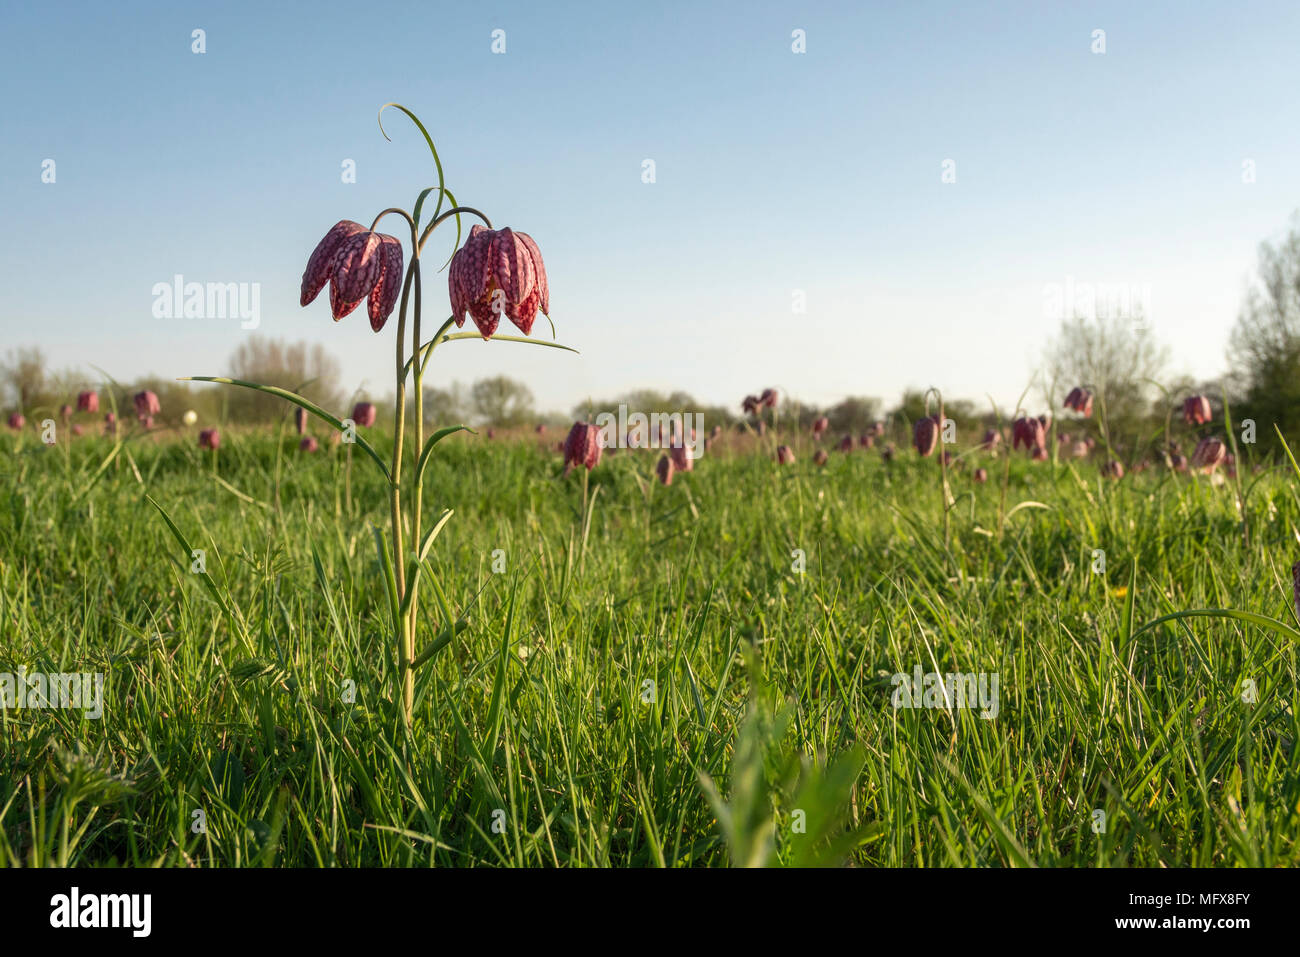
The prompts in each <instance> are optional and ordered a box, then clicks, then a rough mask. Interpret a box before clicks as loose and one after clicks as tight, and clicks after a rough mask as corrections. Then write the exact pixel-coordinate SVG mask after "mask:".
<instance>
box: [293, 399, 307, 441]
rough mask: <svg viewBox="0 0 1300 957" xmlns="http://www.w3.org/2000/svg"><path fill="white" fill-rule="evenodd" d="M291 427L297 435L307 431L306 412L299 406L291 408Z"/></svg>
mask: <svg viewBox="0 0 1300 957" xmlns="http://www.w3.org/2000/svg"><path fill="white" fill-rule="evenodd" d="M293 427H294V429H295V431H297V433H298V434H299V435H302V434H303V433H305V432H306V431H307V410H306V409H304V408H303V407H302V406H300V405H296V406H294V407H293Z"/></svg>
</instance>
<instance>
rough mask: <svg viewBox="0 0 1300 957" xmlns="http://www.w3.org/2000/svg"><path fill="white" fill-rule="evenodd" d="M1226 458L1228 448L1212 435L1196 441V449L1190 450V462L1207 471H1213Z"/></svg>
mask: <svg viewBox="0 0 1300 957" xmlns="http://www.w3.org/2000/svg"><path fill="white" fill-rule="evenodd" d="M1227 458H1228V449H1227V446H1225V445H1224V444H1223V443H1222V442H1221V441H1219V440H1218V439H1216V438H1214V437H1213V436H1206V437H1205V438H1203V439H1201V441H1200V442H1198V443H1196V449H1195V451H1193V452H1192V464H1193V465H1195V466H1196V467H1197V468H1202V469H1205V470H1206V471H1207V472H1213V471H1214V470H1215V469H1216V468H1218V467H1219V466H1220V465H1222V464H1223V463H1224V462H1225V461H1226V460H1227Z"/></svg>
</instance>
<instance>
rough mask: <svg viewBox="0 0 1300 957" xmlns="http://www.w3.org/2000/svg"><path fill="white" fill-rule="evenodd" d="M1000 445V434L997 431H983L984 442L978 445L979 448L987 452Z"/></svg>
mask: <svg viewBox="0 0 1300 957" xmlns="http://www.w3.org/2000/svg"><path fill="white" fill-rule="evenodd" d="M1001 444H1002V433H1001V432H999V431H998V430H997V429H985V430H984V441H983V442H981V443H980V448H982V449H984V450H986V451H988V450H991V449H995V448H997V447H998V446H999V445H1001Z"/></svg>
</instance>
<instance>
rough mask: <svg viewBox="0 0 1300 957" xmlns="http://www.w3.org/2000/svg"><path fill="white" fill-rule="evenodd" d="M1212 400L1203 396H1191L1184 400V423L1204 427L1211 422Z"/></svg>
mask: <svg viewBox="0 0 1300 957" xmlns="http://www.w3.org/2000/svg"><path fill="white" fill-rule="evenodd" d="M1211 415H1212V413H1211V411H1210V400H1209V399H1207V398H1206V397H1205V396H1203V395H1189V396H1188V397H1187V398H1186V399H1184V400H1183V421H1184V422H1186V423H1187V424H1188V425H1204V424H1205V423H1206V422H1209V421H1210V418H1211Z"/></svg>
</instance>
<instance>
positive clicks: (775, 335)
mask: <svg viewBox="0 0 1300 957" xmlns="http://www.w3.org/2000/svg"><path fill="white" fill-rule="evenodd" d="M196 28H201V29H203V30H205V31H206V45H207V52H206V53H204V54H202V55H196V54H194V53H192V52H191V42H192V41H191V31H192V30H194V29H196ZM497 28H500V29H503V30H505V31H506V53H505V54H504V55H494V54H493V53H492V52H491V42H492V40H491V33H492V31H493V30H494V29H497ZM795 29H803V30H805V31H806V36H807V52H806V53H805V54H802V55H796V54H794V53H793V52H792V51H791V42H792V41H791V31H792V30H795ZM1094 29H1104V30H1105V31H1106V53H1105V54H1104V55H1096V54H1094V53H1092V52H1091V50H1090V46H1091V44H1092V38H1091V34H1092V31H1093V30H1094ZM1297 51H1300V4H1296V3H1294V2H1290V0H1278V2H1261V3H1251V2H1233V3H1216V4H1205V3H1190V2H1171V3H1148V2H1143V3H1134V2H1132V0H1125V2H1117V3H1096V4H1087V3H1050V2H1039V3H994V4H983V3H980V4H976V3H969V2H966V3H952V4H937V3H903V4H889V5H885V4H871V5H868V4H863V3H824V4H807V5H805V4H795V3H727V4H722V3H714V4H701V3H672V2H657V3H653V4H651V3H563V4H543V3H536V2H534V3H504V2H502V3H496V4H493V5H491V6H488V5H483V4H475V3H456V4H447V3H434V2H412V3H389V2H382V0H367V2H364V3H334V2H324V0H322V2H314V3H310V4H307V3H302V4H290V3H268V2H259V3H238V2H231V3H210V4H189V3H182V2H159V3H120V4H119V3H101V2H95V3H58V2H47V3H39V4H37V3H29V4H23V5H22V6H19V5H18V4H15V3H6V4H5V5H4V7H3V12H0V84H2V86H0V88H2V89H3V91H4V94H5V97H4V98H5V112H4V119H3V122H0V209H2V210H3V213H4V218H5V221H6V223H7V228H6V229H4V230H3V231H0V281H2V282H3V286H4V290H5V295H4V297H3V300H4V305H3V306H0V349H3V348H9V347H12V346H16V345H25V344H37V345H40V346H41V347H43V348H44V349H45V351H46V353H47V354H48V356H49V358H50V360H51V363H52V364H53V365H55V366H59V367H61V366H66V365H85V364H87V363H91V362H93V363H95V364H96V365H99V366H102V367H103V368H105V369H107V370H108V371H110V372H111V373H113V374H114V375H115V376H117V377H120V378H131V377H134V376H137V375H142V374H146V373H153V374H157V375H162V376H180V375H187V374H219V373H223V372H225V371H226V369H227V365H226V359H227V356H228V355H229V354H230V353H231V352H232V351H233V350H234V348H235V347H236V346H238V345H239V344H240V343H241V342H243V341H244V339H245V337H246V336H248V335H249V334H250V333H249V332H247V331H244V330H242V329H241V328H240V325H239V322H238V321H237V320H215V319H202V320H199V319H189V320H187V319H181V318H176V319H157V318H155V317H154V316H153V314H152V304H153V296H152V294H151V289H152V287H153V285H154V284H155V283H158V282H168V281H170V279H171V277H172V276H173V275H174V274H176V273H180V274H183V275H184V276H185V277H186V279H187V280H191V281H199V282H208V281H212V282H257V283H260V284H261V311H262V318H261V328H260V329H259V330H258V331H259V332H260V333H263V334H267V335H271V336H277V337H283V338H287V339H290V340H297V339H303V338H319V339H320V340H321V341H323V342H324V343H325V344H326V345H327V347H328V348H329V349H330V350H331V351H333V352H334V353H335V354H336V355H337V356H338V357H339V358H340V360H341V361H342V362H343V364H344V370H345V373H346V377H347V384H348V385H349V386H357V385H361V384H363V383H364V384H367V385H368V386H369V387H370V388H371V389H372V390H373V391H374V392H375V394H377V395H382V394H384V393H386V392H387V391H388V390H389V389H390V388H391V381H390V377H391V363H392V334H391V332H390V330H387V329H386V330H385V331H384V333H383V334H381V335H375V334H374V333H372V332H371V331H370V329H369V327H368V325H367V323H366V321H365V318H364V314H363V312H364V307H363V309H362V310H360V311H358V312H357V313H354V314H353V315H352V316H350V317H348V318H347V319H345V320H344V321H343V322H341V323H339V324H337V325H336V324H334V323H333V322H332V321H331V320H330V317H329V311H328V305H327V303H326V301H325V297H322V298H321V299H319V300H318V301H317V302H316V303H314V304H313V305H312V306H311V307H309V308H308V309H305V310H304V309H301V308H299V306H298V303H297V297H298V284H299V279H300V276H301V273H302V269H303V266H304V264H305V262H306V258H307V256H308V254H309V253H310V252H311V250H312V247H313V246H314V245H315V243H316V241H317V240H318V239H319V237H320V236H321V235H322V234H323V233H324V231H325V230H326V229H327V228H328V227H329V226H330V225H331V224H333V223H334V222H335V221H337V220H339V219H342V218H348V219H356V220H361V221H363V222H368V221H369V220H370V218H371V217H372V216H373V215H374V214H375V213H376V212H378V211H379V210H380V209H382V208H383V207H385V206H389V205H402V206H407V207H409V206H410V205H411V204H412V203H413V202H414V197H415V195H416V193H417V192H418V191H419V189H420V188H422V187H423V186H426V185H429V184H432V183H434V182H435V181H436V180H435V177H434V173H433V168H432V163H431V162H430V160H429V157H428V153H427V151H426V150H425V147H424V145H423V143H422V141H421V139H420V137H419V135H418V134H417V132H416V131H415V130H414V128H413V127H411V126H410V125H409V123H408V122H407V121H406V120H405V119H404V118H403V117H401V116H400V114H397V113H395V112H392V111H390V112H389V113H387V114H386V115H385V121H386V124H387V125H388V129H389V132H390V134H391V135H392V136H393V142H391V143H390V142H387V141H385V140H384V138H383V137H382V136H381V135H380V133H379V130H378V127H377V125H376V122H375V114H376V110H377V108H378V106H379V105H380V104H381V103H383V102H385V101H387V100H397V101H400V102H402V103H404V104H406V105H408V106H410V107H411V108H412V109H414V110H415V111H416V112H417V113H418V114H420V116H421V117H422V118H423V119H424V120H425V122H426V124H427V125H428V126H429V127H430V129H431V131H432V132H433V134H434V137H435V139H436V141H437V143H438V146H439V149H440V152H441V154H442V158H443V163H444V166H445V168H446V172H447V181H448V185H449V186H450V187H451V188H452V189H453V190H454V191H455V192H456V193H457V195H458V196H459V198H460V199H461V201H462V202H464V203H466V204H469V205H474V206H478V207H480V208H482V209H484V210H485V211H486V212H487V213H488V214H489V215H490V216H492V217H493V219H494V221H495V222H496V224H497V225H510V226H514V227H517V228H519V229H523V230H525V231H527V232H529V233H531V234H532V235H533V236H534V238H535V239H536V240H537V242H538V243H539V245H540V247H541V249H542V252H543V254H544V256H545V259H546V264H547V267H548V271H549V274H550V283H551V306H552V316H553V318H554V321H555V323H556V327H557V329H558V331H559V337H560V339H561V341H563V342H566V343H568V344H571V345H573V346H575V347H577V348H579V349H581V350H582V355H581V356H571V355H568V354H565V353H560V352H556V351H553V350H543V349H533V348H528V347H522V346H515V345H510V344H505V343H497V344H493V345H483V344H480V343H464V344H457V345H455V346H451V347H448V348H447V349H446V351H445V352H444V353H441V354H440V357H439V358H438V359H437V360H436V362H435V364H434V367H433V375H434V376H435V377H437V378H443V379H448V380H450V379H452V378H458V379H461V380H462V381H466V382H468V381H471V380H473V379H475V378H477V377H479V376H483V375H487V374H492V373H494V372H498V371H499V372H504V373H506V374H509V375H513V376H516V377H518V378H521V379H523V380H525V381H526V382H527V383H528V384H529V385H530V386H531V387H532V389H533V390H534V392H535V394H536V395H537V398H538V402H539V405H540V406H542V407H543V408H552V409H567V408H568V407H569V406H571V405H572V404H574V403H576V402H578V401H581V400H583V399H585V398H587V397H595V398H601V397H606V396H609V395H612V394H614V393H617V392H621V391H624V390H626V389H629V388H634V387H656V388H663V389H669V388H683V389H686V390H688V391H690V392H692V393H694V394H696V395H697V396H698V397H699V398H701V399H704V400H708V401H719V402H727V403H734V402H737V401H738V400H739V399H740V397H741V396H743V395H744V394H745V393H747V392H752V391H755V390H757V389H760V388H762V387H764V386H767V385H769V384H775V385H779V386H782V387H784V388H785V389H787V390H788V391H790V392H792V393H794V394H797V395H799V396H801V397H803V398H805V399H807V400H810V401H813V402H818V403H831V402H834V401H836V400H837V399H839V398H841V397H843V396H845V395H849V394H866V395H877V396H880V397H882V398H884V399H885V400H886V401H892V400H893V399H894V398H895V397H896V396H897V395H898V393H899V392H900V391H901V390H902V389H903V388H905V387H907V386H909V385H915V386H927V385H931V384H934V385H939V386H941V387H942V388H944V389H945V391H946V392H947V394H949V395H952V396H966V397H970V398H980V397H982V396H983V395H985V394H986V393H992V394H993V395H994V396H995V397H996V398H997V399H999V400H1000V401H1008V402H1010V401H1014V399H1015V397H1016V396H1017V395H1018V394H1019V393H1020V391H1021V389H1022V388H1023V386H1024V384H1025V383H1026V381H1027V379H1028V376H1029V374H1030V372H1031V370H1032V368H1033V366H1034V364H1035V361H1036V360H1037V358H1038V357H1039V355H1040V353H1041V346H1042V342H1043V340H1044V338H1045V337H1046V336H1048V335H1050V333H1051V332H1052V331H1053V327H1054V323H1052V322H1051V321H1049V320H1047V319H1046V318H1045V317H1044V310H1043V289H1044V286H1045V285H1046V284H1048V283H1063V282H1064V281H1065V279H1066V277H1067V276H1071V277H1074V279H1075V280H1076V281H1079V282H1107V283H1133V284H1137V285H1149V286H1150V288H1151V304H1152V325H1153V328H1154V330H1155V332H1156V334H1157V335H1158V336H1159V337H1160V338H1162V339H1164V340H1165V341H1167V342H1168V343H1169V344H1170V345H1171V346H1172V347H1173V350H1174V358H1175V366H1176V371H1185V372H1188V373H1191V374H1195V375H1200V376H1212V375H1215V374H1216V373H1218V372H1219V371H1220V370H1221V369H1222V367H1223V350H1224V344H1225V341H1226V336H1227V332H1228V329H1229V327H1230V325H1231V323H1232V321H1233V319H1234V317H1235V315H1236V310H1237V304H1238V302H1239V300H1240V297H1241V293H1242V289H1243V288H1244V284H1245V283H1246V281H1247V279H1248V277H1249V274H1250V272H1251V270H1252V267H1253V264H1254V260H1255V250H1256V246H1257V244H1258V243H1259V242H1260V241H1261V240H1263V239H1266V238H1273V237H1276V236H1278V235H1280V234H1281V233H1282V231H1283V230H1284V228H1285V227H1286V225H1287V223H1288V220H1289V217H1290V216H1291V214H1292V212H1293V211H1294V210H1295V209H1296V208H1297V207H1300V162H1298V160H1300V116H1298V113H1300V106H1298V102H1300V97H1298V96H1297V94H1298V93H1300V54H1298V52H1297ZM390 120H391V122H389V121H390ZM647 158H649V159H653V160H654V161H655V164H656V173H657V182H656V183H654V184H653V185H646V184H644V183H642V181H641V164H642V161H643V160H644V159H647ZM46 159H53V160H55V162H56V164H57V166H56V175H57V180H56V182H55V183H54V184H46V183H42V181H41V170H42V162H43V161H44V160H46ZM345 159H353V160H355V161H356V164H357V180H358V181H357V183H355V184H344V183H342V182H341V177H340V172H341V164H342V162H343V161H344V160H345ZM945 159H952V160H954V161H955V163H956V171H957V182H956V183H952V184H944V183H942V182H941V172H942V163H943V161H944V160H945ZM1246 159H1251V160H1253V161H1254V162H1255V165H1256V170H1257V181H1256V182H1255V183H1253V184H1249V185H1248V184H1244V183H1243V182H1242V175H1241V170H1242V163H1243V161H1244V160H1246ZM396 225H397V223H396V222H395V221H391V226H390V227H389V230H390V231H392V232H394V233H395V234H397V235H399V236H400V235H401V234H400V232H399V230H398V229H397V228H396ZM444 252H445V250H444ZM426 275H428V274H427V273H426ZM444 276H445V274H443V275H440V276H438V277H436V278H435V279H434V280H433V281H432V282H430V283H427V284H426V290H427V292H426V302H428V303H430V308H429V310H428V313H427V314H428V315H429V316H430V317H431V318H432V317H435V316H445V314H446V298H445V297H446V286H445V281H444ZM794 290H802V291H803V292H804V293H805V294H806V297H807V312H806V313H805V314H801V315H797V314H793V313H792V309H791V304H792V299H793V294H794ZM539 328H541V329H545V328H546V327H545V323H544V321H541V325H540V326H539ZM88 371H89V370H88Z"/></svg>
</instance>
